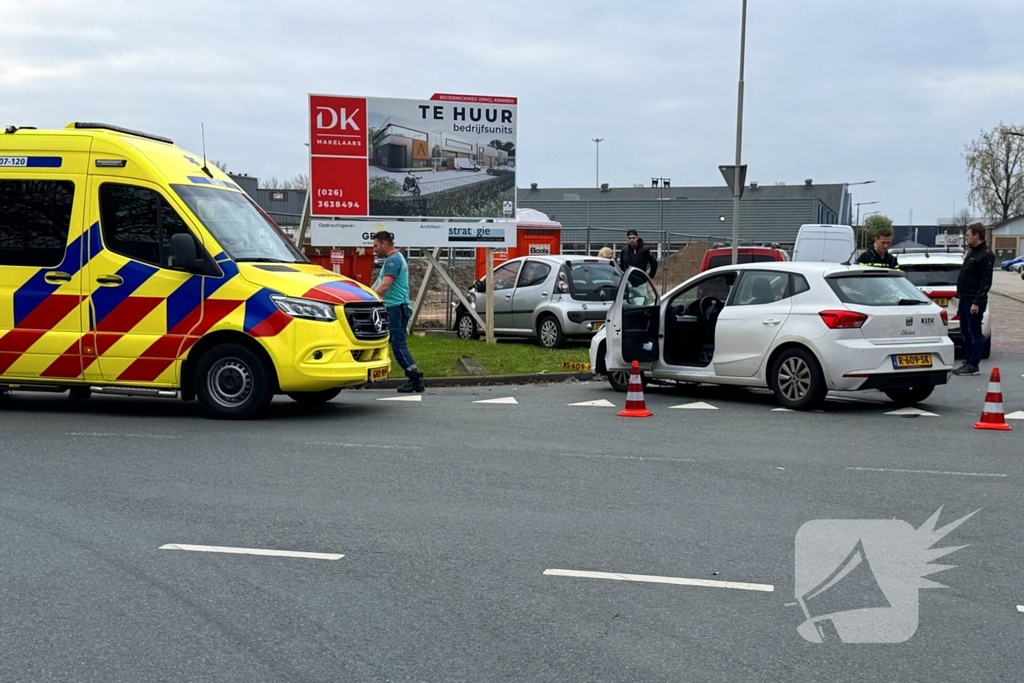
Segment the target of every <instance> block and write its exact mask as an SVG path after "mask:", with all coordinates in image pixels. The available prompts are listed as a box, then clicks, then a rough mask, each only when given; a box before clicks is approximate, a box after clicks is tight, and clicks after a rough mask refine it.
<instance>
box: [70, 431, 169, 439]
mask: <svg viewBox="0 0 1024 683" xmlns="http://www.w3.org/2000/svg"><path fill="white" fill-rule="evenodd" d="M64 435H65V436H100V437H109V436H121V437H131V438H133V439H180V438H181V437H180V436H170V435H167V434H122V433H120V432H65V434H64Z"/></svg>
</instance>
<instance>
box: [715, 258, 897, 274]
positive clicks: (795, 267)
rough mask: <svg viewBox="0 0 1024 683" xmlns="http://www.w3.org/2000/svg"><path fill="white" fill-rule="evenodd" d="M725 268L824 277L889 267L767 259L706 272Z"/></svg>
mask: <svg viewBox="0 0 1024 683" xmlns="http://www.w3.org/2000/svg"><path fill="white" fill-rule="evenodd" d="M725 270H784V271H786V272H791V273H800V274H801V275H815V274H819V275H822V276H823V277H824V276H826V275H831V274H834V273H842V272H853V271H858V270H887V269H886V268H876V267H872V266H862V265H858V264H856V263H851V264H850V265H848V266H847V265H844V264H842V263H830V262H826V261H765V262H763V263H739V264H737V265H735V266H734V265H731V264H730V265H725V266H719V267H717V268H712V269H710V270H706V271H704V273H714V272H719V271H725ZM894 272H895V271H894ZM704 273H702V274H704Z"/></svg>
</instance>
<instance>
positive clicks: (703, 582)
mask: <svg viewBox="0 0 1024 683" xmlns="http://www.w3.org/2000/svg"><path fill="white" fill-rule="evenodd" d="M544 575H545V576H570V577H574V578H579V579H612V580H614V581H641V582H644V583H668V584H672V585H675V586H700V587H702V588H733V589H735V590H741V591H761V592H764V593H771V592H772V591H774V590H775V586H772V585H771V584H766V583H736V582H734V581H709V580H707V579H681V578H677V577H674V576H645V575H643V574H612V573H608V572H581V571H576V570H574V569H545V570H544Z"/></svg>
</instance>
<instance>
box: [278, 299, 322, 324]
mask: <svg viewBox="0 0 1024 683" xmlns="http://www.w3.org/2000/svg"><path fill="white" fill-rule="evenodd" d="M270 300H271V301H273V302H274V304H275V305H276V306H277V307H278V308H279V309H281V312H282V313H284V314H285V315H290V316H291V317H293V318H302V319H304V320H320V321H322V322H333V321H335V320H337V319H338V316H337V315H335V313H334V306H332V305H331V304H325V303H322V302H320V301H313V300H312V299H297V298H294V297H290V296H278V295H274V296H271V297H270Z"/></svg>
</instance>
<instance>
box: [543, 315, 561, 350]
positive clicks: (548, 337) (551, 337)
mask: <svg viewBox="0 0 1024 683" xmlns="http://www.w3.org/2000/svg"><path fill="white" fill-rule="evenodd" d="M540 343H541V344H542V345H544V346H546V347H547V348H549V349H550V348H554V346H555V344H557V343H558V323H556V322H555V321H554V320H551V319H550V318H549V319H547V320H545V321H544V322H542V323H541V325H540Z"/></svg>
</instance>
